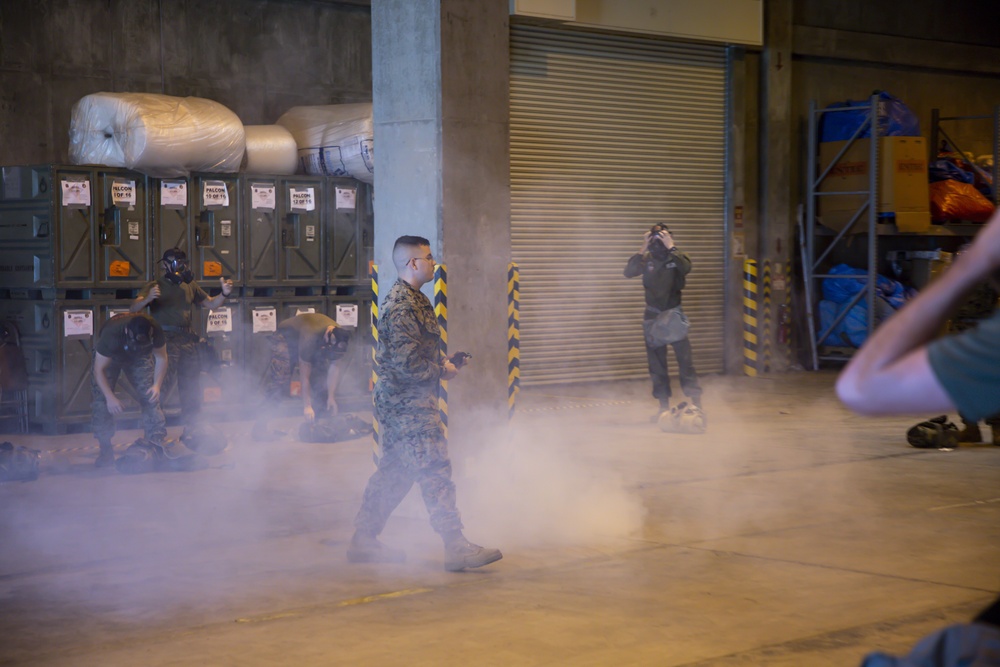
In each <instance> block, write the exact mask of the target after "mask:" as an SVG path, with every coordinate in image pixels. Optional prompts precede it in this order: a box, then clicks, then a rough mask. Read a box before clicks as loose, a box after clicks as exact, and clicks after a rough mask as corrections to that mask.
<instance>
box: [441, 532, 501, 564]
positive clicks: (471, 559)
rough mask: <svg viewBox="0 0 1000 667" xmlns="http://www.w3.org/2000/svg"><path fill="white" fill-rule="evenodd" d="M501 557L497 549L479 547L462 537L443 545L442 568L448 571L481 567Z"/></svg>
mask: <svg viewBox="0 0 1000 667" xmlns="http://www.w3.org/2000/svg"><path fill="white" fill-rule="evenodd" d="M501 558H503V554H502V553H500V550H499V549H492V548H489V547H481V546H479V545H478V544H473V543H472V542H470V541H469V540H467V539H465V538H464V537H460V538H458V539H454V540H451V541H449V542H448V543H447V544H445V545H444V569H446V570H447V571H449V572H458V571H460V570H466V569H471V568H474V567H482V566H484V565H489V564H490V563H495V562H496V561H498V560H500V559H501Z"/></svg>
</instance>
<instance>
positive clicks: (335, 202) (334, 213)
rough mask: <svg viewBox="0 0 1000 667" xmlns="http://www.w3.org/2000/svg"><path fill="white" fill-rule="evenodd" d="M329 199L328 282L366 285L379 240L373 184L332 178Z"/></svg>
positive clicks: (328, 184)
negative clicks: (377, 236)
mask: <svg viewBox="0 0 1000 667" xmlns="http://www.w3.org/2000/svg"><path fill="white" fill-rule="evenodd" d="M326 199H327V202H326V243H327V258H326V270H327V276H326V284H327V285H331V286H334V285H359V284H363V283H364V282H365V281H366V280H367V276H368V263H369V262H370V261H371V259H372V253H373V246H374V242H375V229H374V215H373V212H372V204H373V202H372V186H371V185H369V184H368V183H362V182H361V181H357V180H354V179H350V178H331V179H329V180H328V182H327V187H326Z"/></svg>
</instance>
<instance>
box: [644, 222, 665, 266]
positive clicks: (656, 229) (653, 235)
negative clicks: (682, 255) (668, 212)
mask: <svg viewBox="0 0 1000 667" xmlns="http://www.w3.org/2000/svg"><path fill="white" fill-rule="evenodd" d="M660 232H666V233H667V234H669V233H670V229H669V228H668V227H667V226H666V225H664V224H661V223H656V224H655V225H653V226H652V227H650V228H649V254H650V255H652V256H653V259H657V260H661V261H662V260H665V259H667V258H668V257H670V251H669V250H667V247H666V246H665V245H663V242H662V241H660V238H659V236H658V234H659V233H660Z"/></svg>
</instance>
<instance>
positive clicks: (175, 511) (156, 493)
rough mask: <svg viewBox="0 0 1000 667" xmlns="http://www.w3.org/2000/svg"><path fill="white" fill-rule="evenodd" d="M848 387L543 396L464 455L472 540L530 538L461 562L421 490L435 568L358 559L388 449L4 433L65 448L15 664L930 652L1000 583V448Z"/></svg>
mask: <svg viewBox="0 0 1000 667" xmlns="http://www.w3.org/2000/svg"><path fill="white" fill-rule="evenodd" d="M833 379H834V375H833V374H832V373H818V374H813V373H796V374H789V375H785V376H781V377H775V378H767V379H749V378H721V377H716V378H707V379H706V382H705V384H706V386H707V393H706V410H707V413H708V415H709V418H710V420H711V421H710V426H709V432H708V433H707V434H705V435H701V436H684V435H667V434H664V433H661V432H660V431H658V430H657V429H656V427H655V426H654V425H652V424H650V423H649V422H648V416H649V414H650V412H651V410H652V407H653V401H652V399H651V398H649V397H648V391H647V385H646V383H645V382H628V383H620V384H616V385H613V386H612V387H604V388H603V395H602V393H599V392H598V390H597V389H596V388H594V387H573V388H538V389H529V390H526V391H524V392H523V393H522V396H521V399H520V403H519V405H520V412H519V414H518V416H517V418H516V422H515V424H516V427H515V429H514V433H513V434H512V435H511V436H510V438H509V439H504V443H503V444H502V445H494V446H489V447H484V446H482V445H481V444H480V443H476V444H475V445H474V444H472V443H453V448H452V451H453V458H454V462H455V468H456V481H457V484H458V492H459V498H458V499H459V506H460V507H461V509H462V511H463V516H464V518H465V522H466V525H467V530H466V533H467V534H468V536H469V537H470V538H471V539H473V540H474V541H479V542H481V543H483V544H488V545H495V546H499V547H500V548H502V549H503V552H504V559H503V560H502V561H500V562H498V563H496V564H494V565H491V566H489V567H486V568H483V569H482V570H479V571H473V572H466V573H456V574H452V573H447V572H444V571H443V570H442V568H441V556H442V554H441V548H440V544H439V542H438V541H437V538H436V536H435V535H434V534H433V533H432V532H431V530H430V528H429V526H428V525H427V521H426V514H425V511H424V509H423V507H422V505H421V503H420V501H419V499H418V496H417V494H415V493H411V495H410V496H409V497H408V498H407V500H406V501H404V504H403V506H402V507H401V508H400V509H399V510H398V512H397V514H396V515H395V516H394V518H393V519H392V520H391V521H390V523H389V526H388V528H387V530H386V532H385V534H384V535H383V538H384V540H385V541H386V542H387V543H390V544H392V545H394V546H399V547H404V548H405V549H406V550H407V553H408V556H409V560H408V562H407V563H406V564H405V565H351V564H349V563H347V562H346V559H345V557H344V548H345V543H346V541H347V540H348V539H349V537H350V534H351V519H352V518H353V515H354V513H355V512H356V510H357V507H358V502H359V499H360V494H361V490H362V488H363V486H364V483H365V481H366V479H367V477H368V475H369V474H370V472H371V470H372V462H371V455H370V452H371V446H370V441H368V440H367V439H365V440H355V441H350V442H347V443H340V444H304V443H298V442H296V441H295V440H294V439H293V438H292V437H289V438H288V439H286V440H284V441H279V442H274V443H267V444H262V443H255V442H252V441H250V440H249V439H248V438H247V437H246V436H247V433H248V430H249V425H248V424H246V423H241V422H229V423H223V424H222V425H221V426H222V427H223V428H224V429H226V430H227V431H228V432H229V433H231V434H232V436H233V446H232V448H231V450H230V451H228V452H226V453H224V454H222V455H220V456H218V457H215V458H213V459H210V460H208V462H207V464H206V467H204V468H203V469H201V470H196V471H193V472H176V473H154V474H145V475H135V476H125V475H120V474H118V473H115V472H111V471H105V470H95V469H94V468H93V467H92V461H93V458H94V456H95V454H96V450H95V449H94V447H93V444H94V441H93V439H92V438H91V437H90V435H89V434H83V435H75V436H74V435H67V436H55V437H44V436H34V435H33V436H31V437H23V436H17V435H7V436H4V437H3V439H9V440H11V441H13V442H15V444H27V445H29V446H33V447H36V448H39V449H42V450H44V452H45V454H44V457H43V464H44V470H43V474H42V476H41V477H40V478H39V479H38V480H37V481H34V482H28V483H7V484H3V485H0V664H2V665H33V666H34V665H72V666H74V667H82V666H87V665H240V666H241V667H242V666H254V665H408V666H419V665H460V664H461V665H574V666H582V665H601V666H603V665H687V666H691V665H721V666H728V665H789V666H791V665H795V666H797V667H800V666H803V665H808V666H810V667H823V666H826V665H856V664H858V663H859V661H860V660H861V658H862V656H863V655H864V654H865V653H866V652H868V651H871V650H885V651H889V652H895V653H901V652H905V651H906V650H908V648H909V647H910V646H911V645H912V644H913V643H914V642H915V641H916V640H917V639H918V638H919V637H921V636H923V635H925V634H927V633H929V632H931V631H932V630H934V629H936V628H939V627H942V626H944V625H947V624H950V623H954V622H960V621H963V620H967V619H969V618H970V617H971V615H973V614H974V613H975V612H976V611H978V610H979V609H980V608H981V607H983V606H985V605H986V604H987V603H988V602H990V601H991V600H992V599H993V598H994V597H995V595H996V591H998V590H1000V539H998V538H1000V487H998V484H997V482H998V480H1000V447H993V446H992V445H979V446H963V447H961V448H960V449H958V450H955V451H950V452H947V451H927V450H917V449H913V448H911V447H909V446H908V445H907V444H906V441H905V437H904V434H905V430H906V428H907V427H908V426H910V425H911V424H912V423H914V422H915V421H917V420H916V419H914V418H893V419H867V418H861V417H855V416H852V415H850V414H848V413H847V412H846V411H845V410H844V409H842V408H841V407H840V406H839V404H838V403H837V402H836V400H835V398H834V397H833V394H832V390H831V387H832V384H833ZM452 390H453V391H457V390H459V388H458V387H457V386H456V387H453V388H452ZM928 416H929V415H928ZM294 421H295V420H291V419H288V420H287V426H289V427H293V426H294ZM176 430H178V429H177V428H173V429H171V431H172V432H174V431H176ZM135 434H136V432H123V433H120V434H119V435H118V437H117V438H116V442H117V443H122V445H124V443H127V442H129V441H131V439H132V438H133V437H135ZM122 448H123V447H119V449H122Z"/></svg>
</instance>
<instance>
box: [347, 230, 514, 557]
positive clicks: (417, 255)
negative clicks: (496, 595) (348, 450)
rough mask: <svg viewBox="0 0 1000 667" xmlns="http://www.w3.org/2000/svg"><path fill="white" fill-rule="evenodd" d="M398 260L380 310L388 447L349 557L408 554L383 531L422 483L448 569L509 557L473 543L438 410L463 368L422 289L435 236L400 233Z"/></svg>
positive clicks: (378, 398) (429, 274)
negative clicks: (446, 387) (447, 383)
mask: <svg viewBox="0 0 1000 667" xmlns="http://www.w3.org/2000/svg"><path fill="white" fill-rule="evenodd" d="M393 263H394V264H395V265H396V268H397V270H398V271H399V273H400V277H399V279H397V280H396V283H395V284H394V285H393V286H392V289H390V290H389V292H388V294H387V295H386V297H385V299H384V301H383V302H382V306H381V308H380V309H379V313H380V317H379V322H378V334H379V335H378V350H377V351H376V354H375V363H376V366H377V369H378V371H377V372H378V381H377V382H376V384H375V396H374V398H375V416H376V418H377V419H378V422H379V431H380V436H381V445H382V448H381V449H382V451H381V457H380V458H379V460H378V468H377V470H376V471H375V473H374V474H372V476H371V478H370V479H369V480H368V484H367V486H366V487H365V491H364V497H363V500H362V503H361V509H360V510H359V511H358V515H357V517H356V518H355V520H354V526H355V534H354V537H353V538H352V541H351V546H350V548H349V549H348V553H347V555H348V559H349V560H351V561H352V562H385V561H398V560H402V558H403V557H404V555H403V554H402V552H400V551H398V550H394V549H390V548H389V547H386V546H385V545H383V544H382V543H381V542H379V541H378V540H377V539H376V537H377V536H378V535H379V534H380V533H381V532H382V529H383V528H385V524H386V522H387V521H388V519H389V515H391V514H392V512H393V510H395V509H396V507H397V506H398V505H399V503H400V502H401V501H402V500H403V498H404V497H405V496H406V494H407V493H408V492H409V490H410V488H411V487H412V486H413V484H414V482H416V483H417V484H418V485H419V486H420V492H421V494H422V496H423V499H424V504H425V505H426V506H427V511H428V513H429V514H430V522H431V526H432V527H433V528H434V530H435V531H436V532H437V533H438V534H439V535H441V537H442V539H443V540H444V543H445V569H447V570H461V569H464V568H467V567H480V566H482V565H486V564H488V563H492V562H494V561H496V560H499V559H500V558H501V557H502V556H501V554H500V551H499V550H497V549H487V548H483V547H480V546H478V545H475V544H472V543H471V542H469V541H468V540H466V539H465V536H464V535H463V534H462V520H461V517H460V515H459V512H458V508H457V507H456V504H455V484H454V483H453V482H452V480H451V460H450V459H449V457H448V446H447V442H446V441H445V438H444V429H443V426H442V423H441V417H440V414H439V412H438V390H439V386H440V381H441V380H442V379H448V378H449V377H454V375H455V374H456V373H457V369H456V367H455V366H454V365H452V364H451V362H450V361H449V360H448V359H447V358H446V357H445V356H444V355H443V354H442V352H441V348H440V345H441V330H440V329H439V327H438V323H437V318H436V317H435V315H434V309H433V308H432V307H431V303H430V300H429V299H428V298H427V297H426V296H425V295H424V294H423V293H422V292H420V287H421V286H422V285H423V284H426V283H427V282H429V281H430V280H432V279H433V276H434V259H433V257H432V256H431V254H430V247H429V244H428V242H427V240H426V239H423V238H420V237H409V236H404V237H401V238H400V239H398V240H397V241H396V245H395V247H394V248H393Z"/></svg>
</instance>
